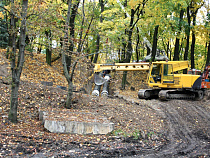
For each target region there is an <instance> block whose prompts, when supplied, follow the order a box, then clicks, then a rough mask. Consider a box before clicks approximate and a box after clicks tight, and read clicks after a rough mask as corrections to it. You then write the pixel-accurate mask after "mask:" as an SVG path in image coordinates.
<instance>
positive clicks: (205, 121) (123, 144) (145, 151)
mask: <svg viewBox="0 0 210 158" xmlns="http://www.w3.org/2000/svg"><path fill="white" fill-rule="evenodd" d="M120 98H121V99H120V100H123V101H126V99H125V98H124V99H122V96H120ZM128 100H129V101H128V102H130V101H131V100H130V99H128ZM132 102H135V104H136V105H137V106H142V104H141V103H142V102H141V101H139V100H138V99H134V100H132ZM207 104H209V103H208V102H207V101H206V102H198V101H184V100H172V101H167V102H161V101H159V100H148V101H146V102H144V105H143V106H145V107H146V108H148V109H149V108H151V109H153V110H154V111H156V112H157V114H158V115H159V116H160V117H161V118H162V119H163V120H164V125H165V132H166V133H165V134H164V135H162V136H158V138H153V139H152V141H151V142H150V143H154V142H156V145H155V146H154V145H149V143H148V142H147V143H144V142H143V141H140V140H136V139H133V138H132V137H129V138H126V139H125V138H122V137H112V138H110V140H106V143H100V144H95V143H93V142H86V143H87V144H86V146H87V148H86V147H85V148H84V146H83V147H80V146H79V144H77V146H75V145H74V149H71V150H70V151H67V152H65V155H68V156H70V157H125V158H129V157H149V158H154V157H155V158H156V157H209V156H210V122H209V121H210V115H209V114H210V113H209V105H207ZM161 139H166V140H167V141H166V142H165V143H160V142H161ZM71 145H72V144H71ZM91 147H92V148H94V150H91ZM54 154H55V153H54ZM36 156H37V155H36ZM54 156H55V157H60V156H62V155H59V153H56V154H55V155H54Z"/></svg>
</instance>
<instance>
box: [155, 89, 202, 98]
mask: <svg viewBox="0 0 210 158" xmlns="http://www.w3.org/2000/svg"><path fill="white" fill-rule="evenodd" d="M158 96H159V99H160V100H172V99H182V100H201V99H203V97H204V91H203V90H197V91H190V90H161V91H160V92H159V94H158Z"/></svg>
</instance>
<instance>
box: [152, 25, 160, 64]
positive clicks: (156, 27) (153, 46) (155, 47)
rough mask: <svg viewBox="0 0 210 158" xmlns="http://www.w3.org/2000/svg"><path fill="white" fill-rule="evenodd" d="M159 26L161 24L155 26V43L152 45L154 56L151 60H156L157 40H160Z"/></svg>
mask: <svg viewBox="0 0 210 158" xmlns="http://www.w3.org/2000/svg"><path fill="white" fill-rule="evenodd" d="M158 28H159V25H157V26H155V31H154V36H153V45H152V58H151V61H152V62H153V61H155V55H156V51H157V41H158Z"/></svg>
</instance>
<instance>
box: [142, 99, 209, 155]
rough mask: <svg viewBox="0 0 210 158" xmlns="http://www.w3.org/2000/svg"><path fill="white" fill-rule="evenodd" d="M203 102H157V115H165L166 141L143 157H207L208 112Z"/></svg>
mask: <svg viewBox="0 0 210 158" xmlns="http://www.w3.org/2000/svg"><path fill="white" fill-rule="evenodd" d="M151 102H152V100H151ZM203 104H205V103H201V102H193V101H183V100H172V101H168V102H160V103H159V104H158V106H159V107H158V109H159V114H160V115H162V117H163V118H165V122H166V124H167V127H168V129H167V130H168V140H169V143H168V144H167V145H166V146H164V147H163V148H162V149H160V150H159V151H158V152H156V153H153V154H148V155H147V154H145V155H144V157H186V156H187V157H198V156H207V157H208V156H210V135H209V131H210V124H209V122H210V113H209V109H207V108H205V106H204V105H203ZM148 106H149V107H150V108H153V106H152V105H151V104H149V105H148ZM153 109H154V108H153ZM155 109H157V107H156V108H155ZM163 114H164V115H163Z"/></svg>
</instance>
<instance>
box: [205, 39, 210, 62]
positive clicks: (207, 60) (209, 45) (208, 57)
mask: <svg viewBox="0 0 210 158" xmlns="http://www.w3.org/2000/svg"><path fill="white" fill-rule="evenodd" d="M208 64H210V41H209V44H208V52H207V59H206V65H208Z"/></svg>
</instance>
